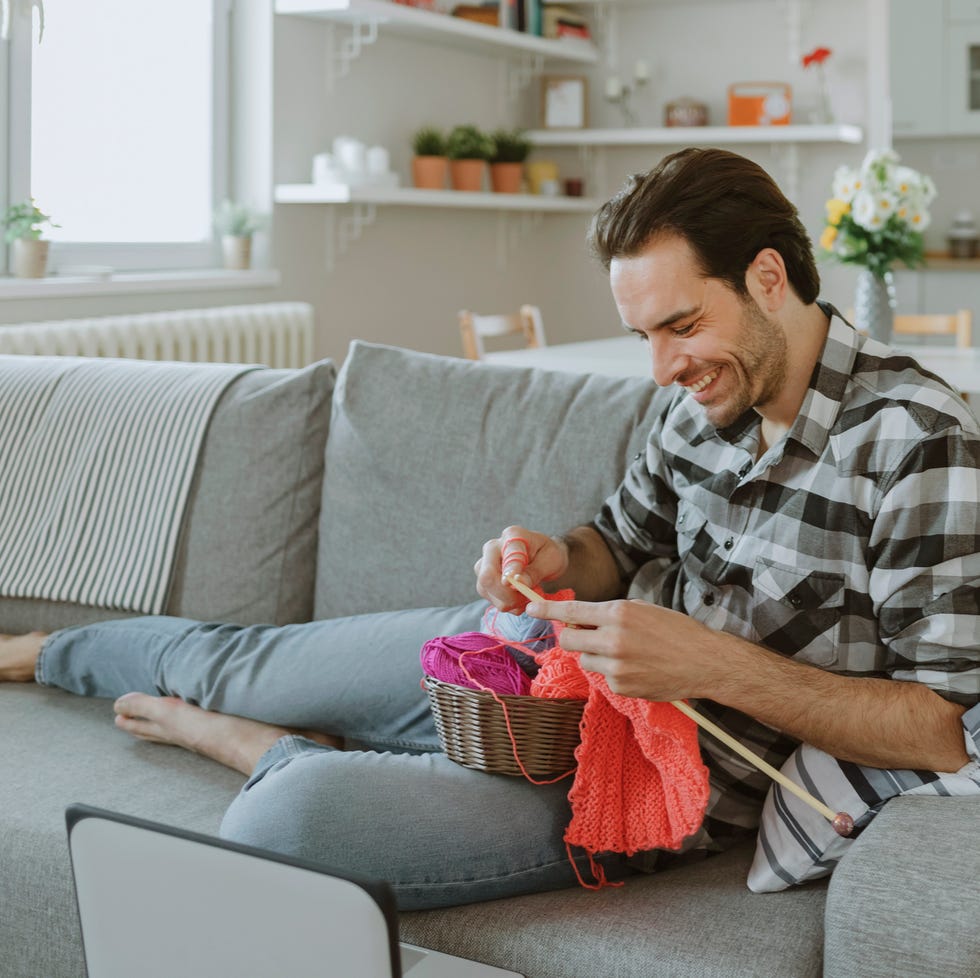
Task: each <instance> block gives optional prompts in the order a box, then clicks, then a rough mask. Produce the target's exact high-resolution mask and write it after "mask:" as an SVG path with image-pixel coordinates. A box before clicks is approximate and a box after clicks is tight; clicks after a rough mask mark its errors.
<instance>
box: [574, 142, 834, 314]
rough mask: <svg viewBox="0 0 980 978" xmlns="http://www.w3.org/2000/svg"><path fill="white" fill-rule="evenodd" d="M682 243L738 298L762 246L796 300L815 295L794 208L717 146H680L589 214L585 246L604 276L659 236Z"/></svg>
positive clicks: (762, 174) (760, 174)
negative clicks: (772, 253) (777, 260)
mask: <svg viewBox="0 0 980 978" xmlns="http://www.w3.org/2000/svg"><path fill="white" fill-rule="evenodd" d="M671 234H675V235H677V236H679V237H681V238H684V239H685V240H686V241H687V243H688V244H689V245H690V247H691V250H692V251H693V252H694V254H695V257H696V258H697V261H698V263H699V265H700V267H701V271H702V272H703V273H704V274H705V275H707V276H708V277H709V278H717V279H721V280H722V281H723V282H726V283H727V284H728V285H730V286H731V287H732V288H733V289H734V290H735V292H736V293H737V294H738V295H741V296H746V295H747V294H748V290H747V288H746V285H745V271H746V269H747V268H748V267H749V265H751V264H752V261H753V259H754V258H755V256H756V255H757V254H758V253H759V252H760V251H762V249H763V248H773V249H774V250H776V251H778V252H779V254H780V255H782V258H783V262H784V263H785V265H786V274H787V276H788V278H789V282H790V285H791V286H792V287H793V291H794V292H796V294H797V296H799V298H800V300H801V301H802V302H804V303H807V304H809V303H811V302H814V301H815V300H816V298H817V295H818V294H819V292H820V276H819V274H818V273H817V266H816V263H815V262H814V260H813V249H812V246H811V244H810V238H809V236H808V235H807V233H806V229H805V228H804V227H803V224H802V223H801V222H800V217H799V214H798V213H797V210H796V207H795V206H794V205H793V204H792V203H791V202H790V201H789V200H787V199H786V197H785V196H784V195H783V193H782V191H781V190H780V189H779V187H777V186H776V183H775V181H774V180H773V179H772V177H770V176H769V174H768V173H766V171H765V170H763V169H762V167H761V166H759V165H758V164H756V163H753V162H752V161H751V160H747V159H746V158H745V157H744V156H739V155H738V154H736V153H729V152H727V151H725V150H722V149H683V150H681V151H680V152H678V153H673V154H671V155H670V156H667V157H664V159H663V160H661V161H660V163H659V164H658V165H657V166H656V167H654V168H653V169H652V170H650V171H649V172H648V173H638V174H636V175H634V176H632V177H630V178H629V180H628V181H627V182H626V185H625V186H624V187H623V188H622V190H620V191H619V193H617V194H616V196H615V197H613V198H612V199H611V200H609V201H607V202H606V203H605V204H603V205H602V207H600V208H599V210H598V211H597V212H596V214H595V217H593V219H592V226H591V228H590V229H589V244H590V247H591V249H592V251H593V253H594V254H595V255H596V257H597V258H598V259H599V260H600V261H601V262H602V264H603V265H604V266H605V268H606V270H607V271H608V269H609V265H610V263H611V262H612V260H613V259H614V258H635V257H636V256H637V255H639V254H640V253H641V252H642V251H643V250H644V248H646V246H647V245H648V244H649V243H650V242H651V241H652V240H653V239H654V238H656V237H659V236H660V235H671Z"/></svg>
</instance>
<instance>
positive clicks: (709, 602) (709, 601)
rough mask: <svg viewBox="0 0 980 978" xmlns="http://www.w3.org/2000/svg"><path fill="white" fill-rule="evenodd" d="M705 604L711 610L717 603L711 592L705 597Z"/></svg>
mask: <svg viewBox="0 0 980 978" xmlns="http://www.w3.org/2000/svg"><path fill="white" fill-rule="evenodd" d="M704 603H705V604H706V605H707V606H708V607H709V608H710V607H711V606H712V605H713V604H714V603H715V596H714V595H713V594H712V593H711V592H710V591H709V592H708V593H707V594H706V595H705V596H704Z"/></svg>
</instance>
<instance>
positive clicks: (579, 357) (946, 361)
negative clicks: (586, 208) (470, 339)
mask: <svg viewBox="0 0 980 978" xmlns="http://www.w3.org/2000/svg"><path fill="white" fill-rule="evenodd" d="M896 349H898V350H899V351H900V352H902V353H906V354H908V355H909V356H912V357H914V358H915V359H916V360H917V361H918V362H919V363H920V364H921V365H922V366H923V367H925V368H926V370H928V371H930V372H931V373H934V374H936V375H937V376H939V377H942V378H943V380H945V381H946V383H948V384H949V385H950V386H951V387H952V388H954V389H955V390H957V391H959V392H960V393H961V394H966V395H972V396H973V397H974V398H978V397H980V348H977V347H975V346H970V347H956V346H941V345H938V344H921V345H919V344H916V345H912V344H902V345H901V346H898V347H896ZM484 359H485V361H486V362H487V363H491V364H509V365H512V366H519V367H543V368H545V369H546V370H563V371H566V372H569V373H595V374H605V375H607V376H612V377H650V376H651V366H650V351H649V348H648V347H647V345H646V343H644V341H643V340H642V339H641V338H640V337H639V336H635V335H625V334H624V335H622V336H607V337H603V338H602V339H594V340H579V341H577V342H574V343H555V344H552V345H550V346H542V347H537V348H534V349H526V348H525V349H518V350H498V351H495V352H492V353H487V354H486V355H485V358H484Z"/></svg>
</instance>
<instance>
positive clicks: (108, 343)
mask: <svg viewBox="0 0 980 978" xmlns="http://www.w3.org/2000/svg"><path fill="white" fill-rule="evenodd" d="M2 353H19V354H30V355H34V356H76V357H78V356H80V357H125V358H127V359H136V360H184V361H191V362H197V363H263V364H266V366H269V367H302V366H305V365H306V364H308V363H310V362H311V361H312V360H313V307H312V306H310V305H308V304H307V303H305V302H269V303H262V304H258V305H249V306H224V307H219V308H215V309H179V310H176V311H174V312H151V313H140V314H136V315H131V316H102V317H100V318H98V319H65V320H59V321H57V322H43V323H23V324H18V325H15V326H3V325H0V354H2Z"/></svg>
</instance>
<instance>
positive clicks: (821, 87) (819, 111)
mask: <svg viewBox="0 0 980 978" xmlns="http://www.w3.org/2000/svg"><path fill="white" fill-rule="evenodd" d="M810 119H811V121H812V122H813V123H814V125H818V126H832V125H833V124H834V109H833V106H832V105H831V101H830V89H829V88H828V87H827V75H826V72H824V69H823V65H822V64H818V65H817V107H816V109H815V110H814V111H813V112H812V113H810Z"/></svg>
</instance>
